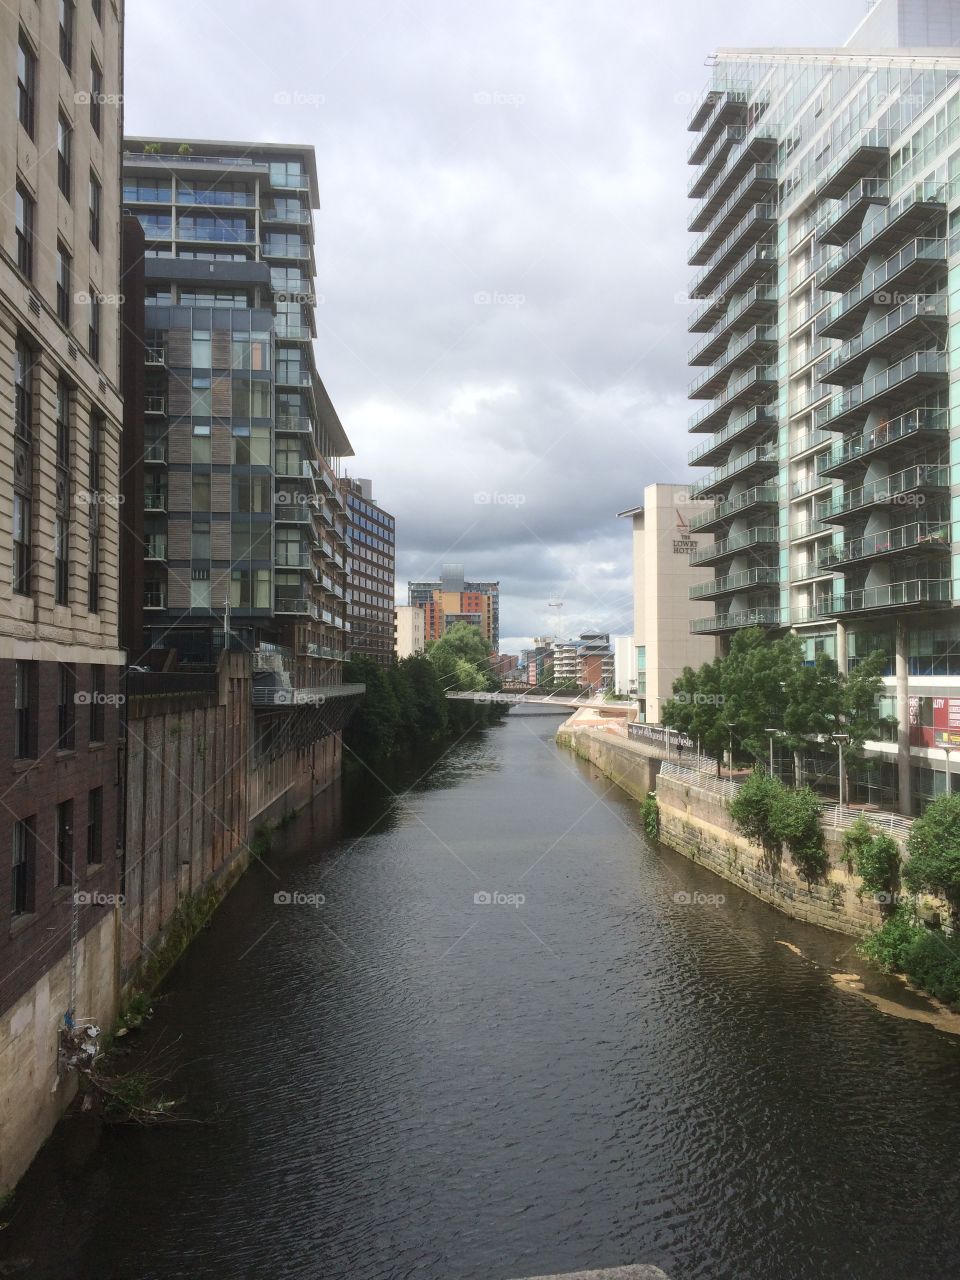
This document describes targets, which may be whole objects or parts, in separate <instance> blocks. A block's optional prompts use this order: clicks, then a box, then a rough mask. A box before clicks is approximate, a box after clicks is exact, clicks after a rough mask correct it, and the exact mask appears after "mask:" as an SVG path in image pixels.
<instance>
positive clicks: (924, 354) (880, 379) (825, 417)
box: [816, 351, 948, 427]
mask: <svg viewBox="0 0 960 1280" xmlns="http://www.w3.org/2000/svg"><path fill="white" fill-rule="evenodd" d="M947 372H948V370H947V353H946V352H945V351H915V352H914V353H913V355H910V356H907V357H906V359H905V360H901V361H900V363H899V364H894V365H891V366H890V367H889V369H884V370H883V371H882V372H881V373H878V374H875V375H874V377H872V378H867V379H866V381H864V382H862V383H861V384H860V385H859V386H857V387H850V388H848V390H846V391H844V392H841V394H840V395H838V396H834V397H833V399H832V400H830V401H829V403H827V404H825V405H823V406H822V407H821V408H819V409H818V410H817V415H816V420H817V426H818V427H824V426H827V424H828V423H831V422H834V423H836V422H839V421H842V420H843V419H844V418H847V417H848V416H849V415H850V414H851V413H854V412H856V411H857V410H859V409H861V408H866V406H867V405H868V404H870V402H871V401H872V400H876V399H878V398H879V397H880V396H883V395H886V394H887V392H889V391H892V390H893V389H894V388H896V387H898V386H900V385H901V383H904V382H907V381H908V380H909V379H911V378H915V377H917V376H918V375H921V374H928V375H929V374H938V375H939V374H942V375H943V377H944V378H946V376H947Z"/></svg>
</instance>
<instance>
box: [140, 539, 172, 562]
mask: <svg viewBox="0 0 960 1280" xmlns="http://www.w3.org/2000/svg"><path fill="white" fill-rule="evenodd" d="M143 554H144V555H145V556H146V558H147V559H148V560H166V558H167V535H166V534H165V533H149V534H147V536H146V537H145V538H144V540H143Z"/></svg>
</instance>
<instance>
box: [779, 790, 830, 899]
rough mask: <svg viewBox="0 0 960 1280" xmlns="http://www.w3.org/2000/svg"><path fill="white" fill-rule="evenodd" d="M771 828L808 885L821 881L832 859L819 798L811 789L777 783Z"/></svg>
mask: <svg viewBox="0 0 960 1280" xmlns="http://www.w3.org/2000/svg"><path fill="white" fill-rule="evenodd" d="M771 825H772V827H773V829H774V831H775V832H776V834H777V835H778V836H779V838H780V840H781V841H782V842H783V843H784V844H785V845H786V846H787V848H788V849H789V850H790V857H791V858H792V859H793V865H794V866H795V867H796V869H797V871H798V872H799V873H800V875H801V876H803V878H804V880H806V882H807V885H808V886H809V885H811V884H813V882H814V881H815V880H821V879H822V878H823V876H824V875H825V873H826V870H827V867H828V865H829V859H828V857H827V848H826V844H825V842H824V838H823V826H822V823H821V812H820V802H819V800H818V799H817V796H816V794H815V793H814V792H813V791H811V789H810V788H809V787H800V788H798V789H796V790H794V789H791V788H789V787H785V786H784V785H783V783H781V782H779V781H777V783H776V791H775V792H774V800H773V813H772V815H771Z"/></svg>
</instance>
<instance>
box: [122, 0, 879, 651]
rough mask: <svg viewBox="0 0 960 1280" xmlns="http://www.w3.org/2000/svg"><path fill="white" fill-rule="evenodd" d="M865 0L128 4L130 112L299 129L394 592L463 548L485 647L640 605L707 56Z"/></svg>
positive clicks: (611, 625)
mask: <svg viewBox="0 0 960 1280" xmlns="http://www.w3.org/2000/svg"><path fill="white" fill-rule="evenodd" d="M865 9H866V3H865V0H805V3H803V4H801V5H798V4H796V3H795V0H752V2H748V0H738V3H736V4H734V3H733V2H732V0H726V2H724V0H721V2H720V3H717V0H707V2H705V0H682V2H681V3H673V4H667V3H663V0H656V3H654V2H653V0H599V3H597V4H594V5H586V4H583V3H582V0H576V2H574V0H550V2H549V3H548V2H546V0H541V2H540V3H532V2H529V0H484V3H483V4H478V3H476V0H469V2H468V0H281V2H280V3H278V4H273V5H268V6H266V7H264V6H263V5H262V4H253V3H250V2H249V0H231V2H230V3H229V4H226V3H222V2H221V3H218V4H214V3H212V2H211V0H206V3H204V0H199V3H198V0H165V3H164V4H162V5H156V4H150V5H147V4H132V5H128V6H127V17H128V31H127V46H126V49H127V63H126V85H125V89H126V129H127V131H128V132H129V133H132V134H138V133H139V134H150V135H158V136H164V135H169V136H170V137H171V138H185V137H208V138H236V139H241V138H242V139H246V138H249V139H254V140H264V141H275V142H282V141H291V142H307V143H312V144H313V145H314V146H315V147H316V150H317V161H318V168H319V173H320V189H321V200H322V205H323V208H322V210H321V212H320V214H319V218H318V222H317V266H318V273H319V284H318V289H319V292H320V294H321V295H322V297H323V300H324V301H323V304H322V306H321V307H320V308H319V310H318V324H319V339H318V342H317V364H318V367H319V369H320V372H321V376H322V377H323V379H324V381H325V383H326V385H327V388H328V390H329V391H330V393H331V395H332V397H333V400H334V403H335V404H336V405H337V408H338V410H339V413H340V417H341V419H342V421H343V423H344V425H345V427H346V429H347V432H348V434H349V435H350V438H351V440H352V442H353V445H354V448H355V451H356V457H355V458H353V459H351V460H350V461H349V464H348V467H347V469H348V470H349V471H350V473H351V474H354V475H363V476H371V477H372V478H373V480H374V494H375V496H376V498H377V499H378V500H379V501H380V502H381V503H382V504H383V505H384V506H385V507H386V508H387V509H388V510H389V511H391V512H392V513H393V514H395V515H396V517H397V533H398V561H397V579H398V597H399V598H401V599H405V587H406V580H407V579H408V578H417V577H426V576H432V575H434V574H437V573H438V572H439V568H440V566H441V565H442V564H443V563H445V562H461V563H463V564H464V565H465V567H466V571H467V574H468V575H469V576H474V577H480V578H499V579H500V582H501V633H502V640H501V649H502V650H503V651H504V652H511V651H516V649H517V648H518V647H519V646H520V645H521V644H525V643H528V642H529V640H530V637H532V636H533V635H535V634H544V633H546V634H553V633H556V632H562V633H565V634H575V633H576V632H578V631H579V630H581V629H583V628H585V627H602V628H603V629H605V630H610V631H612V632H629V631H630V629H631V626H632V606H631V597H630V563H629V527H628V522H626V521H618V520H617V519H616V518H615V513H616V512H617V511H619V510H623V509H624V508H627V507H630V506H634V505H636V504H638V503H639V502H640V501H641V500H642V490H643V487H644V485H646V484H650V483H652V482H654V481H674V482H684V481H686V480H687V479H688V477H689V473H688V471H687V468H686V455H687V452H688V449H689V448H690V444H691V437H689V436H688V434H687V431H686V419H687V416H688V413H689V411H690V410H689V405H688V402H687V400H686V389H687V382H688V376H687V370H686V366H685V353H686V351H687V348H688V346H689V345H690V342H691V338H690V336H689V334H688V333H687V330H686V324H685V317H686V310H687V308H686V307H685V306H684V305H682V304H681V303H678V302H677V301H676V295H677V294H678V293H682V291H683V290H684V288H685V287H686V285H687V282H688V277H689V275H690V272H689V270H688V268H687V266H686V254H687V242H688V239H689V236H688V233H687V231H686V221H687V217H688V214H689V210H688V201H687V199H686V194H685V193H686V185H687V181H688V178H689V174H690V172H691V171H690V170H688V169H687V166H686V152H687V148H688V146H689V143H690V140H691V137H692V135H690V134H688V133H687V132H686V119H687V115H688V113H689V108H690V103H691V102H692V101H693V100H694V99H695V98H696V96H697V95H698V94H699V93H700V91H701V90H702V89H703V87H704V85H705V84H706V81H707V77H708V71H707V69H706V68H705V67H704V58H705V57H706V55H708V54H709V53H711V52H712V51H713V50H714V49H715V48H717V47H722V46H740V45H752V46H769V45H830V44H842V43H843V41H844V40H845V39H846V37H847V35H848V34H849V33H850V31H851V30H852V29H853V27H854V26H855V25H856V23H857V22H858V21H859V20H860V18H861V17H862V15H863V13H864V12H865ZM693 443H696V441H693ZM550 601H554V602H559V601H562V602H563V607H562V609H559V608H551V607H549V606H548V602H550Z"/></svg>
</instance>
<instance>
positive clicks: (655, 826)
mask: <svg viewBox="0 0 960 1280" xmlns="http://www.w3.org/2000/svg"><path fill="white" fill-rule="evenodd" d="M640 816H641V818H642V819H643V829H644V831H645V832H646V833H647V835H648V836H649V837H650V839H651V840H657V839H658V838H659V836H660V810H659V808H658V807H657V797H656V794H655V793H654V792H653V791H651V792H649V793H648V794H647V795H646V796H645V797H644V799H643V800H642V801H641V802H640Z"/></svg>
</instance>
